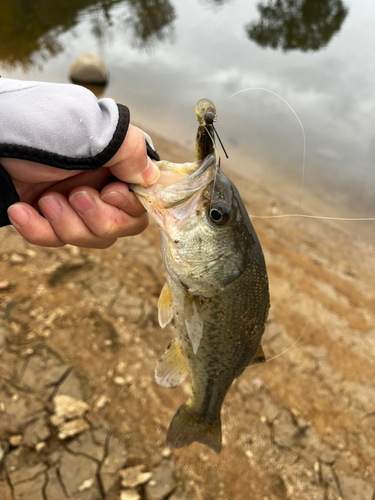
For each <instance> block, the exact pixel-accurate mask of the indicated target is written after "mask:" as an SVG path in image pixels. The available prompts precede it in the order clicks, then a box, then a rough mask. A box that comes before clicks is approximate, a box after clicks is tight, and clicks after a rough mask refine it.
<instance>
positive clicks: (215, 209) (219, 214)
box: [210, 202, 230, 226]
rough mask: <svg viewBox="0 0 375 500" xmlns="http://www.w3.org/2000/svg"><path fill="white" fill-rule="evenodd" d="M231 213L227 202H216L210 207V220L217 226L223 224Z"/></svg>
mask: <svg viewBox="0 0 375 500" xmlns="http://www.w3.org/2000/svg"><path fill="white" fill-rule="evenodd" d="M229 214H230V208H229V206H228V205H227V204H226V203H222V202H221V203H215V204H214V205H211V207H210V220H211V221H212V222H213V223H214V224H215V225H216V226H223V225H224V224H225V223H226V222H227V220H228V218H229Z"/></svg>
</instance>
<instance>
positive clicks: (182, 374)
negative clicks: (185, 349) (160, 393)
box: [155, 339, 189, 389]
mask: <svg viewBox="0 0 375 500" xmlns="http://www.w3.org/2000/svg"><path fill="white" fill-rule="evenodd" d="M188 375H189V368H188V367H187V364H186V362H185V359H184V355H183V354H182V351H181V347H180V344H179V343H178V340H177V339H174V340H173V341H172V342H171V344H170V345H169V347H168V349H167V350H166V351H165V353H164V354H163V356H162V357H161V359H160V360H159V361H158V364H157V365H156V369H155V380H156V382H157V383H158V384H159V385H162V386H163V387H170V388H172V389H173V388H174V387H177V386H178V385H180V384H182V382H183V381H184V380H185V378H186V377H187V376H188Z"/></svg>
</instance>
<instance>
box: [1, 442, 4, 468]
mask: <svg viewBox="0 0 375 500" xmlns="http://www.w3.org/2000/svg"><path fill="white" fill-rule="evenodd" d="M4 455H5V451H4V449H3V447H2V446H1V444H0V464H1V462H2V461H3V458H4Z"/></svg>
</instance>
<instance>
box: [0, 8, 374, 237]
mask: <svg viewBox="0 0 375 500" xmlns="http://www.w3.org/2000/svg"><path fill="white" fill-rule="evenodd" d="M287 3H289V7H288V8H287V7H286V5H287ZM266 4H267V3H266V2H264V3H263V4H262V5H263V6H265V5H266ZM274 4H275V2H269V3H268V4H267V5H268V6H269V7H270V8H269V9H268V10H264V9H263V11H261V10H260V9H258V7H257V5H256V2H248V1H246V0H228V1H225V0H221V1H220V0H216V1H215V0H199V1H196V0H191V1H189V2H183V1H182V0H180V1H178V0H174V1H168V0H158V1H154V2H151V1H147V0H143V1H136V0H127V1H106V2H104V1H103V2H93V1H90V0H80V1H74V2H73V1H70V2H64V4H63V5H59V6H56V5H52V4H51V3H50V2H48V1H47V0H38V1H33V2H31V1H24V2H22V3H21V2H15V1H12V0H7V1H3V2H2V17H1V20H0V28H1V29H0V69H1V75H2V76H3V77H13V78H23V79H30V80H50V81H58V82H67V81H68V72H69V67H70V64H71V63H72V62H73V60H74V59H75V58H76V57H77V56H78V55H79V54H81V53H82V52H85V51H95V52H98V53H99V54H100V55H101V56H102V57H103V58H104V60H105V62H106V64H107V66H108V68H109V71H110V81H109V84H108V86H107V87H106V88H105V90H104V92H103V94H102V96H110V97H113V98H114V99H116V101H118V102H123V103H125V104H127V105H128V106H129V107H130V109H131V114H132V121H133V122H136V123H140V124H144V126H145V127H147V129H148V130H150V131H155V132H157V133H158V134H160V135H162V136H165V137H167V138H170V139H172V140H174V141H178V142H181V143H182V144H185V145H188V146H189V147H191V148H193V141H194V134H195V129H196V121H195V116H194V112H193V107H194V104H195V102H196V101H197V100H198V99H200V98H202V97H208V98H210V99H211V100H213V101H214V102H215V104H216V106H217V108H218V109H219V123H218V126H217V128H218V130H219V132H220V135H221V137H222V139H223V141H224V143H225V146H226V149H227V151H228V154H229V157H230V158H229V161H227V162H224V168H225V167H226V166H227V167H229V168H232V169H235V170H236V171H238V172H240V173H241V174H243V175H245V176H248V177H252V178H255V179H256V180H257V181H259V182H261V183H266V184H267V185H268V186H269V187H270V188H271V189H274V190H277V191H280V190H282V194H283V195H285V196H288V197H290V198H292V199H294V200H295V201H296V202H297V204H301V206H302V207H304V208H305V209H307V210H308V211H309V212H310V213H315V214H318V215H324V216H335V217H375V207H374V203H373V193H374V191H375V173H374V163H375V162H374V160H375V147H374V141H373V130H374V129H375V127H374V125H375V124H374V114H375V113H374V112H375V97H374V92H373V89H374V80H375V78H374V77H375V72H374V66H375V65H374V62H373V57H372V47H374V46H375V32H374V30H373V27H372V19H373V15H374V14H375V7H374V5H373V4H372V3H370V2H369V1H368V0H359V1H356V2H354V1H346V2H345V4H343V3H342V2H340V1H339V0H319V1H316V0H314V1H310V2H309V1H308V0H306V1H304V2H302V1H297V0H296V1H295V2H286V1H284V2H280V4H279V8H278V10H276V9H274V8H273V7H272V6H274ZM266 15H268V16H269V17H268V18H267V19H266ZM264 26H267V30H265V29H264ZM262 27H263V28H262ZM251 87H256V88H259V87H263V88H266V89H269V90H271V91H272V92H275V93H277V94H279V95H280V96H282V97H283V98H284V99H286V100H287V102H288V103H289V104H290V105H291V106H292V107H293V109H294V110H295V112H296V113H297V114H298V116H299V118H300V120H301V121H302V123H303V126H304V129H305V134H306V177H305V182H304V190H303V192H301V175H302V163H303V155H302V153H303V140H302V132H301V129H300V126H299V124H298V121H297V119H296V118H295V116H294V115H293V113H292V112H291V111H290V109H289V108H288V107H287V106H286V104H285V103H284V102H283V101H282V100H281V99H278V98H277V97H276V96H275V95H273V94H271V93H267V92H264V91H261V90H253V91H249V92H246V93H241V94H239V95H237V96H236V97H234V98H232V99H229V100H228V97H229V96H230V95H231V94H233V93H235V92H237V91H239V90H241V89H245V88H251ZM280 186H282V189H281V188H280ZM258 215H262V214H258ZM347 225H348V227H350V228H351V229H352V228H354V229H355V230H356V231H357V232H359V233H360V235H361V236H362V237H364V238H365V239H368V240H370V241H371V240H372V241H374V240H375V223H374V222H365V223H358V224H357V225H356V226H355V227H354V226H353V225H352V224H350V223H348V224H347Z"/></svg>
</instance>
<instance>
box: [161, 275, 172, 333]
mask: <svg viewBox="0 0 375 500" xmlns="http://www.w3.org/2000/svg"><path fill="white" fill-rule="evenodd" d="M173 314H174V309H173V299H172V293H171V289H170V288H169V285H168V283H165V284H164V286H163V289H162V291H161V294H160V297H159V301H158V319H159V325H160V326H161V327H162V328H164V327H165V326H167V325H168V323H169V322H170V321H171V320H172V318H173Z"/></svg>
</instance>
